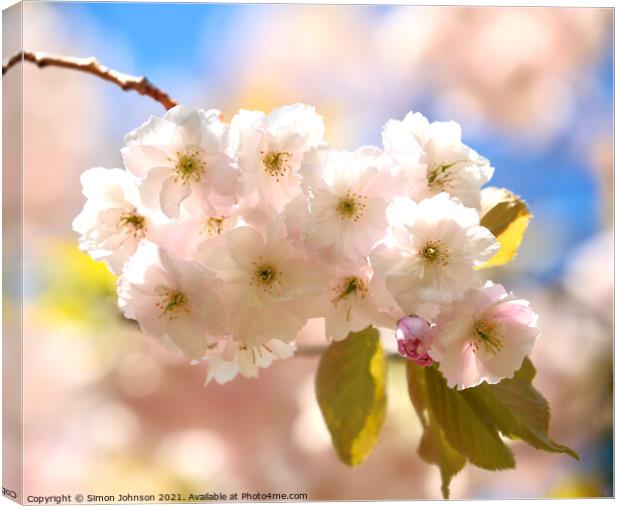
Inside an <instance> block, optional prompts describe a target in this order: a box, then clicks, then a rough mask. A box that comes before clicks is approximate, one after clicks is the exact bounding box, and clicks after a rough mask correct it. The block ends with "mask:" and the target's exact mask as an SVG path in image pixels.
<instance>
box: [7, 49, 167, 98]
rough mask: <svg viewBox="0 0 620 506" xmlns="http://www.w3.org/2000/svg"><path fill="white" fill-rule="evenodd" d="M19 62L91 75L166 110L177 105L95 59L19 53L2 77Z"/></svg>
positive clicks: (145, 82) (152, 87) (146, 83)
mask: <svg viewBox="0 0 620 506" xmlns="http://www.w3.org/2000/svg"><path fill="white" fill-rule="evenodd" d="M20 61H29V62H31V63H34V64H35V65H36V66H37V67H39V68H43V67H47V66H51V67H62V68H67V69H73V70H79V71H80V72H86V73H87V74H93V75H95V76H97V77H100V78H101V79H104V80H105V81H109V82H111V83H114V84H116V85H117V86H118V87H120V88H121V89H122V90H124V91H130V90H134V91H137V92H138V93H139V94H140V95H145V96H147V97H151V98H152V99H153V100H156V101H157V102H159V103H160V104H161V105H163V106H164V107H165V108H166V109H172V108H173V107H174V106H175V105H177V102H176V100H174V99H172V98H171V97H170V95H168V94H167V93H166V92H165V91H163V90H161V89H159V88H158V87H157V86H155V85H153V84H152V83H151V82H150V81H149V80H148V79H147V78H146V77H144V76H142V77H135V76H130V75H128V74H123V73H121V72H118V71H116V70H113V69H110V68H108V67H106V66H104V65H102V64H101V63H99V62H98V61H97V59H95V58H72V57H69V56H58V55H52V54H46V53H41V52H35V51H21V52H19V53H17V54H16V55H13V56H11V58H9V60H8V61H7V63H6V65H3V66H2V75H4V74H5V73H6V72H7V71H8V70H9V69H10V68H11V67H13V66H14V65H16V64H17V63H18V62H20Z"/></svg>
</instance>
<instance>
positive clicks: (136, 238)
mask: <svg viewBox="0 0 620 506" xmlns="http://www.w3.org/2000/svg"><path fill="white" fill-rule="evenodd" d="M80 180H81V182H82V192H83V194H84V196H85V197H86V199H87V200H86V203H85V204H84V207H83V209H82V211H81V212H80V214H79V215H78V216H77V217H76V218H75V219H74V220H73V230H74V231H76V232H78V233H79V234H80V239H79V245H80V249H81V250H83V251H87V252H88V253H89V254H90V255H91V256H92V257H93V258H94V259H95V260H104V261H105V262H106V264H107V265H108V267H109V268H110V270H111V271H112V272H113V273H114V274H120V273H121V271H122V269H123V265H124V264H125V262H126V261H127V260H128V259H129V257H130V256H131V255H132V254H133V253H134V251H135V250H136V248H137V247H138V244H139V243H140V241H141V240H142V239H144V238H152V237H153V236H154V234H155V230H154V229H155V227H156V224H158V223H161V219H160V220H159V221H158V220H156V219H155V218H154V213H152V212H151V211H150V210H148V209H146V208H144V206H143V205H142V202H141V200H140V194H139V192H138V188H137V186H136V180H135V178H133V177H132V176H131V174H129V173H128V172H126V171H124V170H121V169H104V168H101V167H95V168H92V169H89V170H87V171H85V172H83V173H82V176H81V178H80Z"/></svg>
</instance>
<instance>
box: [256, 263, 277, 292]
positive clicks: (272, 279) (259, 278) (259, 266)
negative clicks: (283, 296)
mask: <svg viewBox="0 0 620 506" xmlns="http://www.w3.org/2000/svg"><path fill="white" fill-rule="evenodd" d="M254 266H255V267H254V272H253V276H252V283H251V284H253V285H256V286H258V287H259V288H261V289H262V290H263V291H264V292H265V293H268V294H271V293H273V291H274V290H278V289H279V288H280V286H281V281H282V280H281V277H282V275H281V273H280V271H278V269H276V267H275V266H274V265H273V264H271V263H269V262H259V263H256V262H255V263H254Z"/></svg>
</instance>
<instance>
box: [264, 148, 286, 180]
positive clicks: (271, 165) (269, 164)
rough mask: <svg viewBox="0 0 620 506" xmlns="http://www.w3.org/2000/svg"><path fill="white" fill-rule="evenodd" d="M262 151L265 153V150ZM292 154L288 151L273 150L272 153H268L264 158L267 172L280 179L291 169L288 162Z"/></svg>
mask: <svg viewBox="0 0 620 506" xmlns="http://www.w3.org/2000/svg"><path fill="white" fill-rule="evenodd" d="M261 153H263V151H261ZM291 156H293V155H291V154H290V153H289V152H288V151H272V152H271V153H267V154H266V155H265V157H264V158H263V166H264V167H265V172H266V173H267V174H269V175H270V176H271V177H275V178H276V181H280V179H281V178H283V177H284V176H286V174H287V173H288V172H289V170H290V166H289V165H288V164H287V163H288V161H289V160H290V158H291Z"/></svg>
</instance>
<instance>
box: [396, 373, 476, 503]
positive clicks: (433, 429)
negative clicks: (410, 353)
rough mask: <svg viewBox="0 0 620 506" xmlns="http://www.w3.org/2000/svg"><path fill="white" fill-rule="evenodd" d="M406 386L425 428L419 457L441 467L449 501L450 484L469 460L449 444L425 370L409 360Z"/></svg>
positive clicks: (442, 489) (443, 493) (445, 492)
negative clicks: (433, 405) (431, 404)
mask: <svg viewBox="0 0 620 506" xmlns="http://www.w3.org/2000/svg"><path fill="white" fill-rule="evenodd" d="M407 384H408V386H409V397H410V398H411V402H412V404H413V406H414V408H415V410H416V412H417V413H418V417H419V418H420V421H421V422H422V427H423V428H424V434H423V435H422V440H421V441H420V446H419V447H418V454H419V455H420V457H422V459H423V460H424V461H425V462H428V463H429V464H437V466H439V472H440V474H441V493H442V495H443V497H444V499H448V498H449V497H450V482H451V481H452V478H453V477H454V476H455V475H457V474H458V473H459V471H460V470H461V469H463V467H465V464H466V463H467V459H466V458H465V457H464V456H463V455H461V454H460V453H459V452H457V451H456V450H455V449H454V448H453V447H452V446H451V445H450V443H449V442H448V440H447V439H446V436H445V434H444V433H443V430H442V429H441V427H439V424H438V423H437V420H436V419H435V416H434V415H433V414H432V412H430V410H429V409H428V396H427V393H426V392H427V391H426V380H425V375H424V368H422V367H420V366H418V365H417V364H415V363H413V362H410V361H407Z"/></svg>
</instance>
